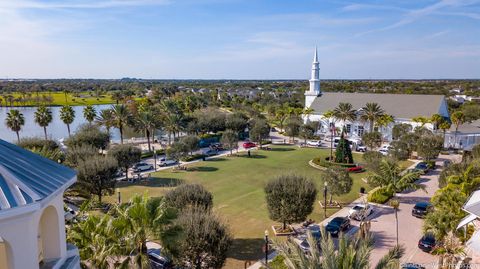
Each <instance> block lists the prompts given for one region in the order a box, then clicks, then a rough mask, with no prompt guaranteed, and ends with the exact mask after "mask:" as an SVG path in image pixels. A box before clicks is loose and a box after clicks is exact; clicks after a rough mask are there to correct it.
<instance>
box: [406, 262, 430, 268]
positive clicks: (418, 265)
mask: <svg viewBox="0 0 480 269" xmlns="http://www.w3.org/2000/svg"><path fill="white" fill-rule="evenodd" d="M402 269H425V267H423V266H421V265H420V264H416V263H404V264H402Z"/></svg>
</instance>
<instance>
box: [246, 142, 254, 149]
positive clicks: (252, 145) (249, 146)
mask: <svg viewBox="0 0 480 269" xmlns="http://www.w3.org/2000/svg"><path fill="white" fill-rule="evenodd" d="M256 146H257V145H256V144H255V143H253V142H245V143H243V148H244V149H249V148H254V147H256Z"/></svg>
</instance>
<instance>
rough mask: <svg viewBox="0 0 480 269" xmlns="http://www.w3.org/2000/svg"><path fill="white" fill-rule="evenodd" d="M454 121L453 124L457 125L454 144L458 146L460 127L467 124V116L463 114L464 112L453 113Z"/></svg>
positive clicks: (452, 118)
mask: <svg viewBox="0 0 480 269" xmlns="http://www.w3.org/2000/svg"><path fill="white" fill-rule="evenodd" d="M450 118H451V120H452V123H453V124H454V125H455V136H454V139H453V141H454V144H455V146H456V144H457V133H458V127H459V126H460V125H462V124H463V123H465V114H463V112H462V111H455V112H453V113H452V116H451V117H450Z"/></svg>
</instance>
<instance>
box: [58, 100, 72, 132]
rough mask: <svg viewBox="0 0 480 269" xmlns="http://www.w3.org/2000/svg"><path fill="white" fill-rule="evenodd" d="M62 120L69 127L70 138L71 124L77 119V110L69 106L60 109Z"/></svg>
mask: <svg viewBox="0 0 480 269" xmlns="http://www.w3.org/2000/svg"><path fill="white" fill-rule="evenodd" d="M60 119H61V120H62V121H63V123H65V124H66V125H67V130H68V136H70V124H72V122H73V120H74V119H75V110H73V108H72V107H71V106H69V105H65V106H62V108H61V109H60Z"/></svg>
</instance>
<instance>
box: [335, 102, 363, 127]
mask: <svg viewBox="0 0 480 269" xmlns="http://www.w3.org/2000/svg"><path fill="white" fill-rule="evenodd" d="M333 116H334V117H335V118H336V119H338V120H341V121H342V122H343V127H342V129H343V128H344V127H345V123H346V122H347V121H354V120H356V119H357V112H356V111H355V110H354V109H353V107H352V104H350V103H339V104H338V106H337V107H336V108H334V109H333Z"/></svg>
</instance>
